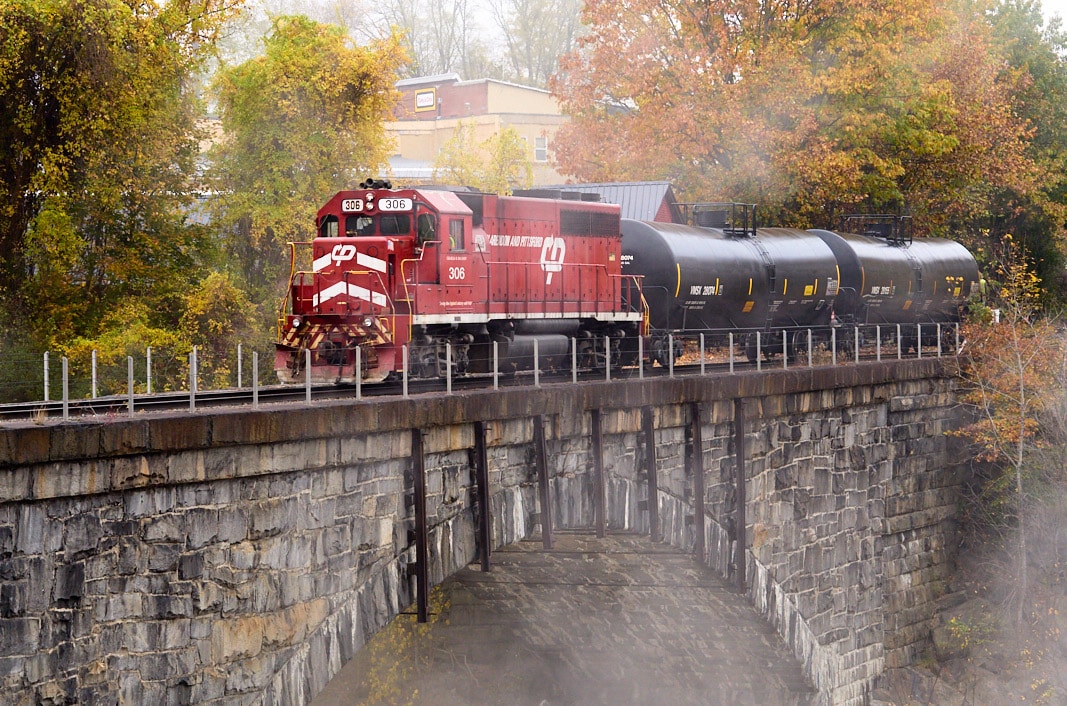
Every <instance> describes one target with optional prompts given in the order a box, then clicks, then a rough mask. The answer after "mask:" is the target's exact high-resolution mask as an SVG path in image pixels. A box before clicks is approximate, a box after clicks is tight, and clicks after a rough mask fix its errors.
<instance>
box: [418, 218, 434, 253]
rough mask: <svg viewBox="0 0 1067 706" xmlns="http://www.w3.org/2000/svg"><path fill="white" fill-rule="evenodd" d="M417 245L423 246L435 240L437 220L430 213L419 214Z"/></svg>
mask: <svg viewBox="0 0 1067 706" xmlns="http://www.w3.org/2000/svg"><path fill="white" fill-rule="evenodd" d="M418 227H419V245H425V244H426V243H427V242H429V241H431V240H437V219H436V218H434V216H433V214H432V213H420V214H419V220H418Z"/></svg>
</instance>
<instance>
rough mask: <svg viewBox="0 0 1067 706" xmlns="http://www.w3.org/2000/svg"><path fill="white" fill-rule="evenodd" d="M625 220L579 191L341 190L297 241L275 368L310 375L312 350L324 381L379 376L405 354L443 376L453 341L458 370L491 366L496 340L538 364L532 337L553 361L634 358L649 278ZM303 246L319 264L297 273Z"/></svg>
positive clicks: (499, 349) (504, 355)
mask: <svg viewBox="0 0 1067 706" xmlns="http://www.w3.org/2000/svg"><path fill="white" fill-rule="evenodd" d="M619 223H620V218H619V207H618V206H616V205H611V204H604V203H598V202H589V201H582V200H554V199H542V198H527V197H509V196H496V195H492V194H483V193H474V192H469V191H451V190H443V189H436V188H418V189H392V188H391V185H390V184H389V182H386V181H379V180H371V181H368V182H364V183H362V184H360V188H359V189H357V190H353V191H342V192H340V193H338V194H336V195H335V196H334V197H333V198H331V199H330V200H329V201H328V202H327V203H326V205H325V206H323V207H322V208H321V209H320V210H319V213H318V217H317V226H318V234H317V237H316V238H315V239H314V240H313V241H312V242H311V243H294V244H292V246H291V256H292V261H293V267H292V276H291V279H290V285H289V290H288V293H287V297H286V300H285V302H283V305H282V312H281V315H280V316H279V331H278V343H277V346H276V357H275V370H276V372H277V374H278V377H279V379H280V380H281V381H282V382H300V381H302V380H304V379H305V376H306V374H307V371H306V370H305V360H306V351H311V379H312V380H313V381H316V382H354V381H355V380H356V379H361V380H363V381H365V382H376V381H381V380H384V379H386V378H387V377H389V376H390V375H391V374H397V373H400V372H401V371H402V370H403V369H404V366H405V365H407V370H408V371H409V374H410V375H411V376H412V377H433V376H443V375H444V374H445V365H446V355H448V354H449V353H450V354H451V365H452V369H453V371H454V372H456V373H458V374H463V373H478V372H491V371H492V370H493V365H494V346H493V343H494V342H496V343H497V346H496V356H497V359H496V360H497V362H496V365H497V366H498V368H497V369H499V370H501V371H504V372H507V371H513V370H516V369H529V368H532V367H533V350H534V345H533V342H534V341H535V340H536V341H538V343H539V346H538V349H539V355H540V357H541V359H542V365H543V366H546V367H549V366H552V365H554V364H563V359H565V360H566V365H569V364H570V356H571V355H573V354H575V353H576V354H577V355H578V356H579V364H580V365H583V366H588V367H599V366H602V365H603V364H604V362H605V360H607V359H609V358H610V361H611V364H612V365H621V364H626V363H632V362H635V360H636V359H635V356H636V353H637V337H638V335H639V333H640V328H641V326H642V324H643V322H644V308H643V306H642V301H643V300H642V297H641V293H640V291H639V285H640V278H639V277H636V276H632V275H623V274H622V238H621V236H620V233H619ZM298 246H302V247H305V248H306V247H307V246H310V248H311V271H297V263H298V261H299V259H300V257H301V256H302V255H303V257H306V254H303V253H302V251H301V250H299V249H298ZM572 341H573V342H572ZM449 344H450V346H449ZM572 346H573V347H574V351H572ZM605 346H609V347H610V348H611V349H612V350H611V351H610V352H609V351H606V350H605ZM357 351H358V353H359V355H358V356H357ZM405 352H406V354H407V358H406V361H405V355H404V354H405ZM357 358H358V361H359V366H360V369H359V370H357V369H356V364H357Z"/></svg>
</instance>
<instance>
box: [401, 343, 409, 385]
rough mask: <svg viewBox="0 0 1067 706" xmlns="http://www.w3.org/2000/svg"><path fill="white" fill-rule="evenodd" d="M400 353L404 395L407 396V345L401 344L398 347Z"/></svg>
mask: <svg viewBox="0 0 1067 706" xmlns="http://www.w3.org/2000/svg"><path fill="white" fill-rule="evenodd" d="M400 355H401V361H400V363H401V365H402V366H403V368H404V374H403V378H404V382H403V387H404V397H407V396H408V347H407V346H402V347H401V348H400Z"/></svg>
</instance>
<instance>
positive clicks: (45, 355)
mask: <svg viewBox="0 0 1067 706" xmlns="http://www.w3.org/2000/svg"><path fill="white" fill-rule="evenodd" d="M44 401H45V402H47V401H48V351H45V352H44Z"/></svg>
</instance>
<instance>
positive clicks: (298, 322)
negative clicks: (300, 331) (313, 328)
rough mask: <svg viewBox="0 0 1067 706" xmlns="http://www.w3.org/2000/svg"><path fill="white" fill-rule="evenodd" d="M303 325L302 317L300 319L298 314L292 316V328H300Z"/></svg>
mask: <svg viewBox="0 0 1067 706" xmlns="http://www.w3.org/2000/svg"><path fill="white" fill-rule="evenodd" d="M303 325H304V320H303V319H301V318H300V317H299V316H294V317H293V328H300V327H301V326H303Z"/></svg>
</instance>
